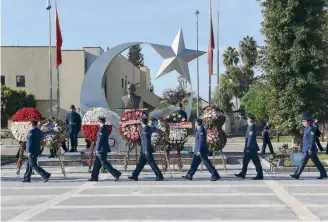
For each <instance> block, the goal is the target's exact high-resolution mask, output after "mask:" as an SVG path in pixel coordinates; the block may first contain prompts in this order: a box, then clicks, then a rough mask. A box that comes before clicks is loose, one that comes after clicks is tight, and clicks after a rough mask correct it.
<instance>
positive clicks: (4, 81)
mask: <svg viewBox="0 0 328 222" xmlns="http://www.w3.org/2000/svg"><path fill="white" fill-rule="evenodd" d="M5 84H6V77H5V76H1V85H5Z"/></svg>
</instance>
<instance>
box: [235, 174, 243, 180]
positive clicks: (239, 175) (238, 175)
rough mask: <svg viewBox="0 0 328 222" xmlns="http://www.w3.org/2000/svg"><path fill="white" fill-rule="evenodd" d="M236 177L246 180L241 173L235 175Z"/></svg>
mask: <svg viewBox="0 0 328 222" xmlns="http://www.w3.org/2000/svg"><path fill="white" fill-rule="evenodd" d="M234 175H235V176H236V177H240V178H241V179H245V176H244V175H242V174H240V173H238V174H234Z"/></svg>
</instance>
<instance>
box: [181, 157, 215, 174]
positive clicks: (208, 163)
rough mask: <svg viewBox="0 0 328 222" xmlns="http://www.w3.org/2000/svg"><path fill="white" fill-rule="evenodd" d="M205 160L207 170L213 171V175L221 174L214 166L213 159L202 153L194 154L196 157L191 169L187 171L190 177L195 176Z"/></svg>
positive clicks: (193, 159)
mask: <svg viewBox="0 0 328 222" xmlns="http://www.w3.org/2000/svg"><path fill="white" fill-rule="evenodd" d="M202 161H203V163H204V165H205V167H206V168H207V170H208V171H209V172H210V173H211V175H212V177H213V176H219V173H218V171H216V169H215V168H214V167H213V165H212V163H211V161H210V160H209V159H208V155H207V154H206V155H204V154H201V155H200V156H197V155H196V154H194V157H193V158H192V162H191V166H190V169H189V171H188V173H187V175H189V176H190V177H193V176H194V174H195V173H196V171H197V169H198V166H199V164H200V163H201V162H202Z"/></svg>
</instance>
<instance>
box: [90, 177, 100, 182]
mask: <svg viewBox="0 0 328 222" xmlns="http://www.w3.org/2000/svg"><path fill="white" fill-rule="evenodd" d="M88 181H94V182H98V178H90V179H89V180H88Z"/></svg>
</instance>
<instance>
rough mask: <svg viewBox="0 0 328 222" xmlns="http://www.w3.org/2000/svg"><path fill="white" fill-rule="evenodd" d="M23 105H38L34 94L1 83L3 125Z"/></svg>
mask: <svg viewBox="0 0 328 222" xmlns="http://www.w3.org/2000/svg"><path fill="white" fill-rule="evenodd" d="M23 107H36V101H35V97H34V95H32V94H29V93H26V91H25V90H13V89H11V88H9V87H8V86H6V85H1V125H2V126H5V125H6V122H7V120H8V118H9V117H11V116H12V115H14V114H15V113H16V112H17V111H18V110H19V109H21V108H23Z"/></svg>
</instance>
